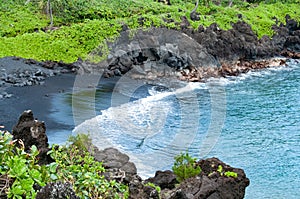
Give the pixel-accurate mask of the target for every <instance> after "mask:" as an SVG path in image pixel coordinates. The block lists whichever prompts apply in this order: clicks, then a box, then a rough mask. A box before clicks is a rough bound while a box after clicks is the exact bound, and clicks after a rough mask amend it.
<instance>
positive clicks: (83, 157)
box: [0, 131, 128, 198]
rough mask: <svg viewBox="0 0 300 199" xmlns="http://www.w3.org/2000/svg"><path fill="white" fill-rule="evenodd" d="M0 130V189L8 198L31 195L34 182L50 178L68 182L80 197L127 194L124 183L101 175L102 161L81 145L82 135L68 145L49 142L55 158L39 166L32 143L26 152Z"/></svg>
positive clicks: (10, 136) (34, 192)
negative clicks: (29, 149)
mask: <svg viewBox="0 0 300 199" xmlns="http://www.w3.org/2000/svg"><path fill="white" fill-rule="evenodd" d="M0 133H1V136H0V161H1V162H2V163H1V166H0V179H1V182H2V181H3V179H4V182H5V183H1V184H0V190H1V191H3V192H5V193H7V196H8V198H24V197H25V198H35V196H36V194H37V191H36V190H35V189H34V185H39V186H45V185H46V184H47V183H48V182H50V181H51V182H57V181H61V182H69V183H71V185H72V186H73V188H74V190H75V193H76V194H77V195H78V196H79V197H80V198H127V197H128V187H127V186H126V185H124V184H120V183H117V182H116V181H107V180H106V179H104V176H103V175H102V173H103V172H104V171H105V169H104V168H103V166H102V163H101V162H97V161H95V160H94V158H93V156H91V155H90V153H89V152H88V151H87V150H86V148H85V146H84V145H83V141H84V140H86V137H85V136H84V137H82V136H77V137H73V138H72V140H73V141H74V143H73V144H71V145H69V146H68V147H67V146H53V147H52V150H51V151H50V155H51V157H52V158H53V159H54V161H55V162H53V163H51V164H49V165H46V166H45V165H44V166H40V165H38V164H37V159H36V157H37V155H38V154H39V152H38V150H37V148H36V147H35V146H32V147H31V151H30V153H26V152H25V151H24V146H23V145H22V142H20V145H21V147H17V145H16V141H13V140H12V135H11V134H9V133H8V132H1V131H0ZM2 194H3V193H1V192H0V195H2Z"/></svg>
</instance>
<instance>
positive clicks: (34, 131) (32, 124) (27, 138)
mask: <svg viewBox="0 0 300 199" xmlns="http://www.w3.org/2000/svg"><path fill="white" fill-rule="evenodd" d="M12 135H13V139H18V140H22V142H23V144H24V149H25V151H29V150H30V148H31V146H32V145H35V146H36V147H37V149H38V150H39V152H40V153H39V155H38V158H39V163H40V164H47V163H49V162H51V158H50V156H48V155H47V152H48V151H49V144H48V137H47V135H46V126H45V123H44V122H41V121H38V120H36V119H34V117H33V113H32V111H31V110H28V111H24V112H23V113H22V114H21V116H20V118H19V121H18V123H17V124H16V125H15V126H14V127H13V130H12Z"/></svg>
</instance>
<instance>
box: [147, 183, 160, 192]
mask: <svg viewBox="0 0 300 199" xmlns="http://www.w3.org/2000/svg"><path fill="white" fill-rule="evenodd" d="M145 186H149V187H152V188H154V189H155V190H156V191H157V193H158V194H160V192H161V188H160V187H159V186H157V185H155V184H153V183H151V182H148V183H146V184H145Z"/></svg>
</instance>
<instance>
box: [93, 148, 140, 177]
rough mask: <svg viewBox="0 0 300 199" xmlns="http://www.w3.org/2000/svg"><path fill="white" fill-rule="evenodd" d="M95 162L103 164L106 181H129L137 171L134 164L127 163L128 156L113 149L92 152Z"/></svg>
mask: <svg viewBox="0 0 300 199" xmlns="http://www.w3.org/2000/svg"><path fill="white" fill-rule="evenodd" d="M93 156H94V157H95V160H97V161H99V162H103V166H104V168H105V169H106V173H105V174H104V175H105V176H106V177H107V179H111V180H112V179H116V180H118V181H123V180H125V181H127V182H128V181H130V180H131V178H132V176H134V175H136V174H137V169H136V166H135V164H134V163H132V162H130V161H129V156H128V155H126V154H124V153H121V152H120V151H119V150H118V149H115V148H106V149H104V150H98V149H97V148H95V150H94V151H93Z"/></svg>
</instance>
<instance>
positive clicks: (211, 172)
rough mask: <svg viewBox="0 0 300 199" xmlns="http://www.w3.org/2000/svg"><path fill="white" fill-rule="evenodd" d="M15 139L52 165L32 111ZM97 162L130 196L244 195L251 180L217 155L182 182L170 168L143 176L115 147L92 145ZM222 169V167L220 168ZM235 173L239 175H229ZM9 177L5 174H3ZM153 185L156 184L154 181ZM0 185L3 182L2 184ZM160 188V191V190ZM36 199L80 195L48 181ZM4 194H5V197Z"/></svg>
mask: <svg viewBox="0 0 300 199" xmlns="http://www.w3.org/2000/svg"><path fill="white" fill-rule="evenodd" d="M12 134H13V139H14V140H22V141H19V143H22V145H23V147H24V149H25V151H29V150H30V148H31V146H32V145H36V146H37V149H38V150H39V151H40V154H39V156H38V160H39V164H49V163H51V162H52V161H53V160H52V159H51V157H49V155H48V154H47V152H48V151H49V150H50V148H49V144H48V139H47V136H46V127H45V124H44V122H40V121H38V120H35V119H34V117H33V113H32V111H30V110H29V111H25V112H23V113H22V115H21V116H20V118H19V121H18V123H17V124H16V125H15V127H14V128H13V131H12ZM89 147H90V149H92V150H91V154H92V155H93V156H94V158H95V161H101V162H103V166H104V168H105V172H104V173H102V175H103V176H104V177H105V178H106V179H108V180H116V181H117V182H120V183H123V184H125V185H127V186H128V187H129V198H132V199H137V198H153V199H159V198H162V199H179V198H180V199H183V198H209V199H213V198H220V199H223V198H244V195H245V190H246V187H247V186H248V185H249V183H250V181H249V179H248V178H247V177H246V174H245V173H244V171H243V170H242V169H238V168H233V167H231V166H229V165H227V164H225V163H224V162H222V161H220V160H219V159H217V158H208V159H204V160H199V161H198V162H197V163H196V166H200V168H201V169H202V171H201V173H200V174H198V175H196V176H194V177H191V178H188V179H186V180H184V181H182V182H179V181H178V180H177V178H176V175H175V174H174V173H173V171H171V170H166V171H157V172H156V173H155V176H154V177H151V178H148V179H144V180H143V179H142V178H141V177H140V176H138V175H137V169H136V167H135V164H134V163H133V162H130V161H129V157H128V156H127V155H126V154H124V153H121V152H120V151H118V150H117V149H115V148H107V149H104V150H98V149H97V148H96V147H94V146H89ZM220 168H221V169H220ZM226 172H233V173H234V174H235V175H236V176H227V175H225V173H226ZM1 177H2V178H6V177H7V176H6V177H5V176H1ZM150 183H151V184H154V185H155V186H156V187H154V186H153V185H152V186H151V184H150ZM0 186H1V185H0ZM158 187H159V190H160V191H159V190H158ZM35 189H37V190H38V193H37V196H36V198H39V199H49V198H56V199H57V198H61V199H63V198H78V197H77V196H76V194H75V193H74V190H73V188H72V187H71V185H70V184H69V183H62V182H56V183H52V182H51V183H48V184H47V185H46V186H45V187H43V188H42V187H39V186H37V187H36V188H35ZM3 197H5V196H3Z"/></svg>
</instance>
